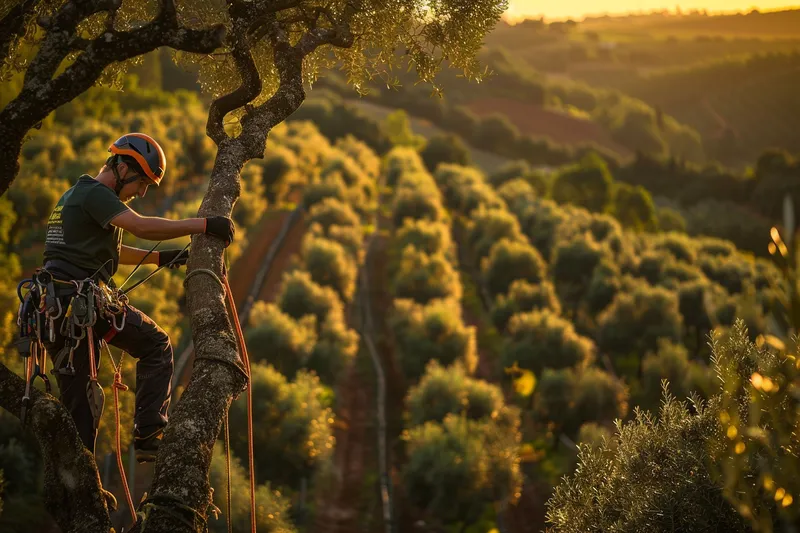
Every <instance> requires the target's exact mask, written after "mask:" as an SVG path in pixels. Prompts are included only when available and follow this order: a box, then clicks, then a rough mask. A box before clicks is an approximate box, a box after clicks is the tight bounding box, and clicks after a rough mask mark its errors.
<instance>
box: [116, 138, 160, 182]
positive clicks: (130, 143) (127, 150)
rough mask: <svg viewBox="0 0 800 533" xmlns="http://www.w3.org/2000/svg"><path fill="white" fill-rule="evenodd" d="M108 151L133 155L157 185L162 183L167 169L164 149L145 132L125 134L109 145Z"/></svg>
mask: <svg viewBox="0 0 800 533" xmlns="http://www.w3.org/2000/svg"><path fill="white" fill-rule="evenodd" d="M108 151H109V152H111V153H112V154H115V155H127V156H130V157H132V158H133V159H134V160H136V162H137V163H138V164H139V166H140V167H142V170H143V171H144V173H145V174H146V175H147V177H148V178H150V180H151V181H152V182H153V184H154V185H155V186H156V187H158V186H159V184H160V183H161V178H163V177H164V172H165V171H166V170H167V159H166V158H165V157H164V150H162V149H161V146H159V145H158V143H157V142H156V141H155V140H153V138H152V137H150V136H148V135H145V134H144V133H128V134H127V135H123V136H122V137H120V138H119V139H117V140H116V141H114V144H112V145H111V146H109V147H108Z"/></svg>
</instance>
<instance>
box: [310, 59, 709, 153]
mask: <svg viewBox="0 0 800 533" xmlns="http://www.w3.org/2000/svg"><path fill="white" fill-rule="evenodd" d="M481 59H482V61H483V62H484V63H485V64H486V65H487V67H488V68H489V69H490V70H491V71H492V77H491V78H489V79H488V80H487V82H486V83H482V84H480V85H468V86H467V85H464V84H463V83H461V80H460V79H459V78H458V76H457V74H455V73H454V72H449V71H445V72H442V74H441V76H440V79H439V81H438V83H439V84H440V86H441V88H442V89H443V91H444V93H445V94H446V95H447V96H446V98H444V99H432V98H430V96H431V95H430V91H428V90H425V89H424V88H421V87H415V86H414V84H413V80H411V79H410V77H409V76H407V75H403V74H399V75H398V78H397V81H398V82H400V83H402V86H401V87H399V88H397V87H393V88H392V89H391V90H382V89H380V88H378V87H370V93H369V95H368V96H369V97H370V98H372V99H374V100H375V101H377V102H379V103H381V104H382V105H386V106H388V107H393V108H395V107H397V108H401V109H405V110H406V111H408V112H409V113H410V114H412V115H414V116H419V117H422V118H426V119H428V120H430V121H431V122H433V123H434V124H437V125H439V126H440V127H442V128H443V129H445V130H448V131H452V132H454V133H457V134H458V135H459V136H461V137H462V138H464V139H465V140H467V141H468V142H470V144H473V145H474V146H476V147H477V148H482V149H486V150H488V151H492V152H495V153H498V154H499V155H503V156H506V157H512V158H519V159H526V160H528V161H530V162H531V163H532V164H536V165H541V164H549V165H557V164H563V163H566V162H569V161H570V160H574V158H575V157H578V158H579V157H581V156H582V155H583V154H584V153H585V152H586V150H588V149H590V148H591V149H594V150H595V151H598V148H597V147H589V146H583V147H582V146H574V147H559V146H553V145H551V144H550V143H549V142H548V141H547V140H546V139H541V138H536V137H531V136H529V135H525V134H522V133H520V132H519V130H518V129H517V128H516V127H515V126H514V125H513V124H512V123H511V122H510V121H508V119H507V117H502V116H489V117H486V118H482V119H476V117H475V116H474V114H473V113H471V112H470V111H469V109H468V106H469V105H470V104H471V103H472V102H474V101H478V100H481V99H484V98H501V99H508V100H511V101H515V102H520V103H523V104H526V105H531V104H533V105H541V106H543V107H551V108H555V109H559V110H562V111H564V112H576V113H577V114H579V115H583V116H585V117H587V118H589V119H591V120H592V121H594V122H596V123H598V124H599V125H600V126H602V127H603V128H604V129H605V130H607V131H608V132H610V133H611V135H612V137H613V138H614V139H615V140H616V141H617V142H619V143H620V144H622V145H623V146H625V147H626V148H628V149H629V150H631V151H641V152H643V153H645V154H648V155H651V156H657V157H665V156H673V157H679V158H681V159H686V160H690V161H696V162H702V161H705V154H704V149H703V142H702V140H701V138H700V136H699V135H698V133H697V132H696V131H694V130H693V129H692V128H690V127H688V126H686V125H684V124H681V123H679V122H677V121H676V120H675V119H673V118H672V117H671V116H669V115H666V114H664V113H662V112H660V111H658V110H656V109H654V108H652V107H650V106H649V105H647V104H646V103H644V102H642V101H641V100H636V99H634V98H632V97H630V96H628V95H626V94H623V93H621V92H619V91H616V90H609V89H598V88H593V87H589V86H588V85H585V84H582V83H578V82H570V81H559V82H553V81H547V80H545V78H544V77H543V76H541V75H540V74H539V73H538V72H536V71H535V70H533V69H531V68H529V67H528V66H526V65H525V64H524V63H523V62H520V61H518V60H515V58H514V57H513V55H512V54H511V52H509V51H508V50H505V49H503V48H499V47H495V48H489V49H487V50H486V51H484V52H483V53H482V55H481ZM321 82H322V83H323V84H324V86H326V87H330V88H332V89H334V90H336V91H337V92H340V93H341V94H347V93H346V92H344V91H345V90H346V85H345V84H344V82H343V80H341V79H338V80H337V78H336V77H335V76H331V77H330V78H325V79H324V80H321ZM493 133H496V134H502V138H498V136H497V135H492V134H493ZM509 141H510V142H509ZM607 156H608V157H609V158H615V157H619V155H618V154H610V153H609V154H607Z"/></svg>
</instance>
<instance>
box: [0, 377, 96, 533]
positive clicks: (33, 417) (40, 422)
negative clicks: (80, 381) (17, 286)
mask: <svg viewBox="0 0 800 533" xmlns="http://www.w3.org/2000/svg"><path fill="white" fill-rule="evenodd" d="M24 395H25V380H24V379H22V378H20V377H19V376H17V375H16V374H14V373H13V372H12V371H11V370H9V369H8V368H6V367H5V366H4V365H2V364H0V407H2V408H3V409H5V410H7V411H9V412H10V413H12V414H14V415H16V416H19V415H20V412H21V409H22V397H23V396H24ZM25 425H26V428H27V429H28V430H30V431H31V432H32V433H33V435H34V437H36V440H37V442H38V444H39V448H40V449H41V452H42V460H43V461H44V503H45V505H46V506H47V509H48V510H49V511H50V514H51V515H52V516H53V519H55V521H56V523H57V524H58V526H59V527H60V528H61V531H62V532H63V533H108V531H109V530H110V529H111V520H110V519H109V516H108V510H107V509H106V502H105V499H104V498H103V496H102V493H101V492H100V474H99V473H98V471H97V464H96V463H95V460H94V456H93V455H92V454H91V453H89V451H88V450H87V449H86V447H84V445H83V442H81V439H80V437H78V430H77V428H76V427H75V422H73V420H72V416H71V415H70V414H69V412H68V411H67V409H66V408H65V407H64V406H63V405H62V404H61V402H59V401H58V400H57V399H56V398H54V397H52V396H50V395H49V394H45V393H43V392H40V391H38V390H36V389H33V390H32V392H31V404H30V406H29V407H28V415H27V421H26V424H25Z"/></svg>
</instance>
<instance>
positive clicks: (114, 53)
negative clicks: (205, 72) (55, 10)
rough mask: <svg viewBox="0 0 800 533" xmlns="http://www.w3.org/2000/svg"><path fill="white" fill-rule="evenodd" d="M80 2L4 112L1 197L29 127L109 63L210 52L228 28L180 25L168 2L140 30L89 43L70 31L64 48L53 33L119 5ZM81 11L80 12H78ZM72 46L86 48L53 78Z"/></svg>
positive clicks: (113, 0)
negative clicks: (165, 50) (166, 52)
mask: <svg viewBox="0 0 800 533" xmlns="http://www.w3.org/2000/svg"><path fill="white" fill-rule="evenodd" d="M78 4H79V5H80V6H81V7H80V8H76V7H75V5H74V3H73V2H69V3H68V4H66V5H65V6H64V7H63V8H62V11H61V12H59V15H58V16H57V17H56V18H58V17H63V18H60V19H59V20H54V21H52V23H51V24H50V25H49V27H50V28H51V29H50V30H49V32H48V38H46V39H45V41H46V42H45V44H44V45H43V47H42V49H41V50H40V51H39V53H38V54H37V58H36V59H35V60H34V63H36V67H34V65H33V64H32V65H31V67H30V68H29V72H27V73H26V79H25V83H24V85H23V89H22V91H21V92H20V94H19V95H17V97H16V98H15V99H14V100H12V101H11V102H10V103H9V104H8V105H7V106H6V107H5V108H4V109H3V110H2V111H0V195H2V194H3V193H5V191H6V190H8V187H9V186H10V185H11V183H12V181H13V180H14V178H15V177H16V175H17V172H18V171H19V165H18V156H19V152H20V149H21V147H22V141H23V139H24V138H25V135H26V134H27V133H28V131H29V130H30V129H31V128H32V127H34V126H35V125H36V124H38V123H39V122H41V121H42V120H43V119H44V118H45V117H47V115H49V114H50V113H51V112H52V111H53V110H55V109H57V108H58V107H59V106H61V105H63V104H65V103H67V102H69V101H70V100H72V99H74V98H75V97H77V96H78V95H80V94H81V93H83V92H84V91H86V90H88V89H89V88H91V87H92V86H93V85H94V84H95V82H96V81H97V79H98V78H99V76H100V75H101V74H102V72H103V71H104V70H105V68H106V67H108V66H109V65H111V64H112V63H115V62H121V61H125V60H127V59H130V58H132V57H136V56H139V55H142V54H145V53H147V52H150V51H152V50H155V49H156V48H158V47H160V46H169V47H171V48H175V49H178V50H184V51H187V52H195V53H203V54H207V53H211V52H213V51H214V50H215V49H216V48H218V47H219V46H220V45H221V44H222V39H223V37H224V27H223V26H217V27H215V28H211V29H207V30H190V29H186V28H181V27H179V26H178V25H177V21H176V20H175V18H174V17H173V16H172V15H171V10H170V8H169V7H168V4H165V7H164V9H162V11H161V14H160V16H159V17H158V18H157V19H156V20H154V21H152V22H150V23H148V24H146V25H145V26H142V27H141V28H138V29H136V30H133V31H130V32H106V33H105V34H103V35H102V36H100V37H98V38H97V39H94V40H92V41H90V42H89V43H84V42H80V41H76V40H73V38H74V35H68V36H67V37H65V38H64V42H63V43H61V47H58V46H56V45H57V44H58V43H57V42H56V41H57V40H58V39H57V38H56V37H52V38H50V37H49V35H50V34H51V33H53V32H55V33H58V34H60V35H64V32H63V31H62V30H63V28H65V27H70V25H71V24H73V20H80V19H79V18H78V16H79V15H80V14H82V13H86V12H88V11H91V10H95V11H96V10H98V9H99V8H101V7H104V6H105V7H108V6H114V5H117V4H118V0H96V1H94V2H78ZM70 6H71V7H70ZM86 6H89V7H86ZM78 9H80V10H81V11H77V10H78ZM75 24H77V22H75ZM71 27H73V28H74V26H71ZM48 39H51V41H48ZM48 42H49V43H50V44H49V45H48V44H47V43H48ZM70 46H72V47H79V48H81V49H84V50H85V51H84V52H83V53H82V54H81V55H80V56H78V58H77V59H76V60H75V62H74V63H72V64H71V65H70V66H69V67H68V68H67V69H66V70H65V71H64V72H63V73H62V74H61V75H59V76H58V77H57V78H55V79H50V77H51V76H52V73H53V72H54V71H55V69H56V68H58V65H59V64H61V62H62V61H63V58H64V57H65V56H66V53H68V52H69V51H70V49H71V48H70ZM43 54H44V55H43Z"/></svg>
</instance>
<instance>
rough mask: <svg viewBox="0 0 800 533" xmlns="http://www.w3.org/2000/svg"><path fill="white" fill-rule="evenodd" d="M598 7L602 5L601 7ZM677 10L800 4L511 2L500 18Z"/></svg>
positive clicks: (731, 0) (732, 0)
mask: <svg viewBox="0 0 800 533" xmlns="http://www.w3.org/2000/svg"><path fill="white" fill-rule="evenodd" d="M598 5H601V6H603V7H602V8H600V7H598ZM677 8H680V9H681V11H684V12H687V11H691V10H696V9H699V10H707V11H709V12H710V13H714V14H727V13H736V12H742V11H744V12H747V11H750V10H751V9H758V10H760V11H779V10H782V9H797V8H800V4H797V3H794V4H792V3H786V2H782V1H780V0H763V1H758V2H753V1H752V0H695V1H692V0H689V1H679V2H666V1H664V0H608V1H606V2H602V3H600V4H598V3H597V2H591V1H589V0H565V1H563V2H558V3H555V4H548V3H543V2H538V1H534V0H510V2H509V8H508V10H507V11H506V13H505V14H504V15H503V18H505V19H506V20H509V21H510V22H513V21H515V20H520V19H523V18H539V17H544V18H545V19H551V20H557V19H568V18H571V19H573V20H580V19H583V18H584V17H587V16H598V15H604V14H608V15H625V14H629V13H639V12H652V11H660V10H664V9H667V10H669V11H671V12H675V11H676V10H677Z"/></svg>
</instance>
